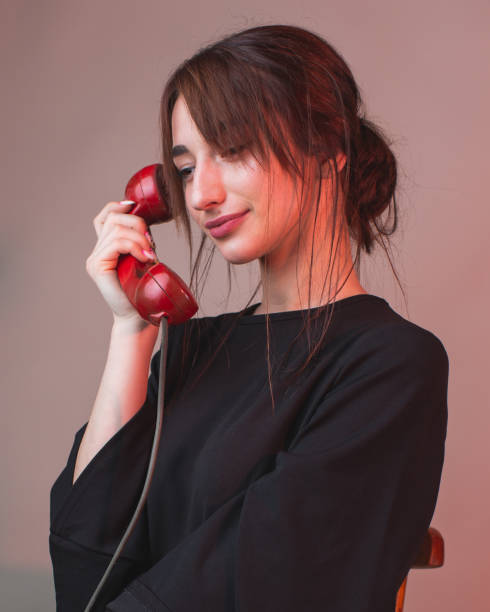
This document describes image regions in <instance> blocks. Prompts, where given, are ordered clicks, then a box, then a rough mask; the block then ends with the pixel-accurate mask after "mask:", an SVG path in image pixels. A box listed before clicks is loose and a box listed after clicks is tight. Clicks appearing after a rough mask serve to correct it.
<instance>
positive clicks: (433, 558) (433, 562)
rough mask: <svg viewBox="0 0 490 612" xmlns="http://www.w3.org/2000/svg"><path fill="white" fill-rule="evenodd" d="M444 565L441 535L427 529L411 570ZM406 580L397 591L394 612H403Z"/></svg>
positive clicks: (431, 529) (434, 530) (431, 528)
mask: <svg viewBox="0 0 490 612" xmlns="http://www.w3.org/2000/svg"><path fill="white" fill-rule="evenodd" d="M443 563H444V540H443V538H442V535H441V534H440V533H439V531H437V529H435V528H434V527H429V530H428V531H427V533H426V535H425V538H424V541H423V542H422V546H421V547H420V551H419V554H418V555H417V558H416V559H415V562H414V563H413V565H412V568H418V569H431V568H434V567H441V566H442V565H443ZM407 578H408V575H407V576H405V580H404V581H403V582H402V584H401V586H400V588H399V589H398V594H397V597H396V608H395V612H403V603H404V601H405V590H406V588H407Z"/></svg>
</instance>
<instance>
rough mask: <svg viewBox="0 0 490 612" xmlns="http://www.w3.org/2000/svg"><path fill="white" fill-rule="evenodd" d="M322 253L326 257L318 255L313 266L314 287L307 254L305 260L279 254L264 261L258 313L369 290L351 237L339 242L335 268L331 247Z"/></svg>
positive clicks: (316, 303) (301, 307)
mask: <svg viewBox="0 0 490 612" xmlns="http://www.w3.org/2000/svg"><path fill="white" fill-rule="evenodd" d="M325 252H327V253H326V254H325ZM321 254H322V255H323V257H319V256H318V254H317V257H316V259H314V260H313V263H312V265H311V289H310V287H309V280H310V262H309V259H308V258H307V257H303V258H302V260H301V261H300V259H301V258H298V257H297V256H296V257H290V258H289V259H284V258H283V259H282V260H281V259H280V258H278V257H276V258H274V257H269V258H268V259H267V261H265V260H260V272H261V279H262V301H261V303H260V305H259V306H258V308H257V310H256V311H255V312H254V314H264V313H266V312H269V313H271V312H285V311H290V310H304V309H306V308H308V307H309V308H315V307H317V306H323V305H324V304H327V303H328V302H334V301H337V300H342V299H344V298H346V297H351V296H352V295H358V294H363V293H368V292H367V291H366V290H365V289H364V287H362V285H361V283H360V281H359V278H358V276H357V273H356V271H355V269H354V267H353V263H352V255H351V252H350V243H349V241H348V237H347V236H346V237H345V238H344V241H343V243H342V244H339V249H338V250H337V254H336V262H337V263H336V264H334V265H333V270H332V269H330V270H329V262H328V259H329V258H328V249H327V248H324V249H322V253H321ZM340 262H341V263H340ZM330 268H332V264H330ZM329 284H330V285H331V287H330V293H331V295H330V296H329V295H328V291H329ZM309 292H310V300H309V301H310V303H309V304H308V294H309Z"/></svg>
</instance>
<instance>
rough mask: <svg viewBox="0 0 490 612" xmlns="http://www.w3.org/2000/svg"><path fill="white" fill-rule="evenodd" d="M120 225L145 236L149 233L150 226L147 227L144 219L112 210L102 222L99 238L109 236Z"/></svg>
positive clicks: (99, 228)
mask: <svg viewBox="0 0 490 612" xmlns="http://www.w3.org/2000/svg"><path fill="white" fill-rule="evenodd" d="M118 225H120V226H125V227H130V228H132V229H134V230H136V231H138V232H140V233H141V234H142V235H144V234H145V232H147V231H148V226H147V225H146V222H145V220H144V219H143V218H142V217H139V216H138V215H129V214H127V213H121V212H117V211H113V210H112V211H109V212H108V213H107V215H106V217H105V219H104V220H103V221H101V222H100V224H99V227H98V236H99V237H103V236H105V235H107V234H108V233H109V231H110V230H111V229H112V228H113V227H115V226H118ZM96 231H97V229H96Z"/></svg>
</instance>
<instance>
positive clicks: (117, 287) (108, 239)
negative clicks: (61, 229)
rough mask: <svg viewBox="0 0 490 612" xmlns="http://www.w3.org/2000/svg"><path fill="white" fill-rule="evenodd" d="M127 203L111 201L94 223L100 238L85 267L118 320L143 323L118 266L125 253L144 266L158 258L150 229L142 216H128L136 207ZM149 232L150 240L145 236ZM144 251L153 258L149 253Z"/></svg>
mask: <svg viewBox="0 0 490 612" xmlns="http://www.w3.org/2000/svg"><path fill="white" fill-rule="evenodd" d="M124 202H125V203H120V202H108V203H107V204H106V205H105V206H104V208H103V209H102V210H101V211H100V213H99V214H98V215H97V216H96V217H95V218H94V220H93V224H94V227H95V231H96V233H97V238H98V239H97V243H96V245H95V247H94V250H93V251H92V252H91V253H90V255H89V256H88V258H87V261H86V264H85V267H86V270H87V272H88V274H89V276H90V277H91V278H92V279H93V281H94V282H95V284H96V285H97V287H98V288H99V291H100V292H101V294H102V297H103V298H104V300H105V301H106V302H107V304H108V305H109V308H110V309H111V310H112V312H113V314H114V319H115V321H118V320H129V319H134V320H138V319H139V321H140V322H141V321H143V319H142V317H141V316H140V315H139V313H138V311H137V310H136V309H135V308H134V307H133V306H132V304H131V302H130V301H129V300H128V298H127V297H126V294H125V293H124V291H123V290H122V288H121V284H120V282H119V279H118V277H117V272H116V266H117V262H118V259H119V255H120V254H121V253H130V254H131V255H132V256H133V257H135V258H136V259H138V260H139V261H141V262H143V263H148V262H150V261H156V256H155V254H154V252H153V249H152V244H151V242H150V240H151V233H150V230H149V229H148V226H147V225H146V223H145V221H144V220H143V219H142V218H141V217H138V216H137V215H128V214H127V213H128V212H129V211H130V210H131V208H132V206H133V204H131V203H128V201H127V200H126V201H124ZM146 232H148V235H149V236H150V239H148V238H147V237H146V236H145V233H146ZM144 250H146V251H147V252H148V253H149V255H148V254H145V253H144ZM151 253H153V255H152V254H151Z"/></svg>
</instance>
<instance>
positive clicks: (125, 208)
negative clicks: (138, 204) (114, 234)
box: [93, 200, 135, 235]
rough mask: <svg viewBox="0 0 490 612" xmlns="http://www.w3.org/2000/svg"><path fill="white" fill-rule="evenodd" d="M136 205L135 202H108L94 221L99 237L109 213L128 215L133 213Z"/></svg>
mask: <svg viewBox="0 0 490 612" xmlns="http://www.w3.org/2000/svg"><path fill="white" fill-rule="evenodd" d="M134 204H135V202H133V201H132V200H121V201H120V202H118V201H113V202H107V204H106V205H105V206H104V207H103V208H102V210H101V211H100V212H99V213H98V215H96V216H95V217H94V219H93V225H94V227H95V231H96V233H97V235H99V234H100V232H101V230H102V227H103V225H104V223H105V221H106V219H107V216H108V215H109V213H111V212H119V213H126V214H127V213H128V212H131V210H132V208H133V207H134Z"/></svg>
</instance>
